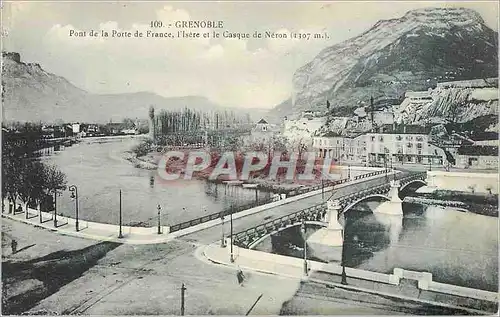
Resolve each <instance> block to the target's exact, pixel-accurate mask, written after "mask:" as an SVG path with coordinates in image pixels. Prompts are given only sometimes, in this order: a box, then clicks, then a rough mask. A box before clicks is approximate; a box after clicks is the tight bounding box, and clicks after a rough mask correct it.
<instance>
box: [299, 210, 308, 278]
mask: <svg viewBox="0 0 500 317" xmlns="http://www.w3.org/2000/svg"><path fill="white" fill-rule="evenodd" d="M300 230H301V231H302V234H303V237H304V275H305V276H307V275H308V270H307V236H306V221H305V220H304V219H303V220H302V225H301V226H300Z"/></svg>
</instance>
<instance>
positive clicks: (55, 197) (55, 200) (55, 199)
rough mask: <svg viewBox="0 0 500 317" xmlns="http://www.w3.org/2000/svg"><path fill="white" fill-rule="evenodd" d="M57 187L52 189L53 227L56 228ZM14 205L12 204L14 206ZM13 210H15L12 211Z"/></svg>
mask: <svg viewBox="0 0 500 317" xmlns="http://www.w3.org/2000/svg"><path fill="white" fill-rule="evenodd" d="M57 194H58V192H57V189H55V190H54V228H57ZM15 207H16V205H14V208H15ZM14 212H15V211H14Z"/></svg>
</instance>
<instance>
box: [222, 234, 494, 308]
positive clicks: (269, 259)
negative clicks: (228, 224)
mask: <svg viewBox="0 0 500 317" xmlns="http://www.w3.org/2000/svg"><path fill="white" fill-rule="evenodd" d="M226 241H227V243H228V244H227V245H229V243H230V242H231V239H229V238H228V239H226ZM227 249H228V252H230V248H227ZM233 254H234V255H235V257H236V258H237V260H238V262H239V263H242V265H243V263H245V261H250V262H255V261H259V262H260V263H261V264H264V265H266V266H267V267H268V268H269V271H273V272H280V270H281V269H282V266H283V265H285V266H289V267H294V268H303V265H304V260H303V259H299V258H294V257H289V256H283V255H277V254H273V253H267V252H262V251H255V250H250V249H245V248H240V247H238V246H233ZM307 263H308V267H309V269H310V270H312V271H319V272H326V273H330V274H336V275H341V274H342V267H341V266H340V265H338V264H337V263H322V262H317V261H309V260H308V261H307ZM345 271H346V274H347V276H348V277H349V278H357V279H362V280H367V281H373V282H378V283H383V284H390V285H395V286H397V285H399V284H400V281H401V279H410V280H416V281H417V282H418V288H419V289H420V290H425V291H432V292H436V293H442V294H450V295H455V296H460V297H466V298H473V299H478V300H482V301H487V302H493V303H497V302H498V299H499V294H498V293H494V292H488V291H484V290H479V289H473V288H467V287H461V286H456V285H451V284H443V283H438V282H434V281H432V274H431V273H429V272H416V271H409V270H403V269H400V268H395V269H394V272H393V274H384V273H377V272H371V271H365V270H359V269H354V268H348V267H346V268H345Z"/></svg>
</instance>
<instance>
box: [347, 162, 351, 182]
mask: <svg viewBox="0 0 500 317" xmlns="http://www.w3.org/2000/svg"><path fill="white" fill-rule="evenodd" d="M347 179H349V180H350V179H351V165H347Z"/></svg>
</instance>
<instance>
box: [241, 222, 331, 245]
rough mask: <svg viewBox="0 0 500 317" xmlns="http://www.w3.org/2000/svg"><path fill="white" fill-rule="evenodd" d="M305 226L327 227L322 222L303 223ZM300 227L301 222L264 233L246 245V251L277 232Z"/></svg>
mask: <svg viewBox="0 0 500 317" xmlns="http://www.w3.org/2000/svg"><path fill="white" fill-rule="evenodd" d="M305 223H306V225H317V226H322V227H326V226H327V223H325V222H322V221H305ZM301 225H302V221H297V222H294V223H292V224H289V225H287V226H285V227H281V228H279V229H277V230H274V231H272V232H269V233H266V234H265V235H263V236H262V237H260V238H259V239H257V240H255V241H254V242H252V243H251V244H249V245H248V249H250V250H251V249H253V248H255V247H256V246H257V245H258V244H259V243H261V242H262V241H264V240H265V239H266V238H268V237H270V236H272V235H273V234H276V233H278V232H281V231H283V230H286V229H290V228H293V227H296V226H301Z"/></svg>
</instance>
